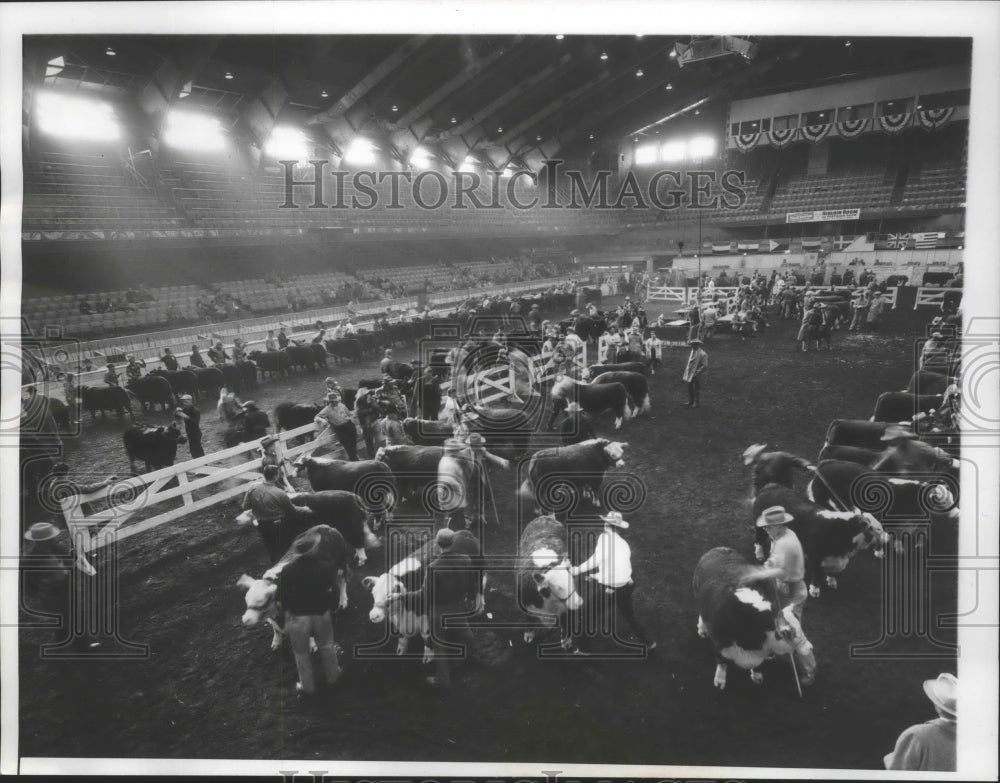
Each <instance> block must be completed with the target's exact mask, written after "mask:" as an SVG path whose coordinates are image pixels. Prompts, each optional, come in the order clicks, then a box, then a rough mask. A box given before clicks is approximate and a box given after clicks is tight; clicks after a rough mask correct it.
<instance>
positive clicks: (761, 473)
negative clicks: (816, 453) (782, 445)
mask: <svg viewBox="0 0 1000 783" xmlns="http://www.w3.org/2000/svg"><path fill="white" fill-rule="evenodd" d="M743 464H744V465H747V466H752V468H751V471H752V473H751V475H752V479H751V481H752V484H753V492H754V494H755V495H756V494H757V493H758V492H760V490H761V489H762V488H763V487H764V486H766V485H767V484H781V485H782V486H784V487H788V488H789V489H794V471H795V469H796V468H799V469H801V470H808V471H810V472H813V471H815V470H816V466H815V465H813V464H812V463H811V462H809V461H808V460H805V459H802V457H797V456H795V455H794V454H789V453H788V452H787V451H767V444H765V443H755V444H753V445H752V446H748V447H747V449H746V451H744V452H743Z"/></svg>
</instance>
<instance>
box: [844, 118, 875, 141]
mask: <svg viewBox="0 0 1000 783" xmlns="http://www.w3.org/2000/svg"><path fill="white" fill-rule="evenodd" d="M866 130H868V120H841V121H840V122H838V123H837V133H839V134H840V137H841V138H842V139H853V138H857V137H858V136H860V135H861V134H862V133H864V132H865V131H866Z"/></svg>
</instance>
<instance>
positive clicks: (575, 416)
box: [559, 411, 597, 446]
mask: <svg viewBox="0 0 1000 783" xmlns="http://www.w3.org/2000/svg"><path fill="white" fill-rule="evenodd" d="M559 435H560V436H561V437H562V442H563V445H564V446H569V445H572V444H573V443H583V441H585V440H591V439H593V438H596V437H597V433H595V432H594V422H593V420H592V419H591V418H590V416H588V415H587V414H586V413H581V412H579V411H575V412H573V413H571V414H569V415H568V416H567V417H566V418H565V419H563V421H562V424H560V425H559Z"/></svg>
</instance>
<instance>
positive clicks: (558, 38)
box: [556, 33, 566, 41]
mask: <svg viewBox="0 0 1000 783" xmlns="http://www.w3.org/2000/svg"><path fill="white" fill-rule="evenodd" d="M565 37H566V36H565V35H563V34H562V33H559V35H557V36H556V40H557V41H561V40H562V39H563V38H565Z"/></svg>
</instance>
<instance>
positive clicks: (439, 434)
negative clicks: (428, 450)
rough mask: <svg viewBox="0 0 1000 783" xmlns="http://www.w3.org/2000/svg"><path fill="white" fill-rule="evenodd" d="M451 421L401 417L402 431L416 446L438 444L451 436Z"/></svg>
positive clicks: (452, 430)
mask: <svg viewBox="0 0 1000 783" xmlns="http://www.w3.org/2000/svg"><path fill="white" fill-rule="evenodd" d="M454 430H455V428H454V426H453V425H452V424H451V422H447V421H436V420H433V419H409V418H408V419H403V432H405V433H406V437H408V438H409V439H410V440H412V441H413V442H414V443H415V444H417V445H418V446H440V445H441V444H442V443H444V442H445V441H446V440H448V438H451V437H453V433H454Z"/></svg>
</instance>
